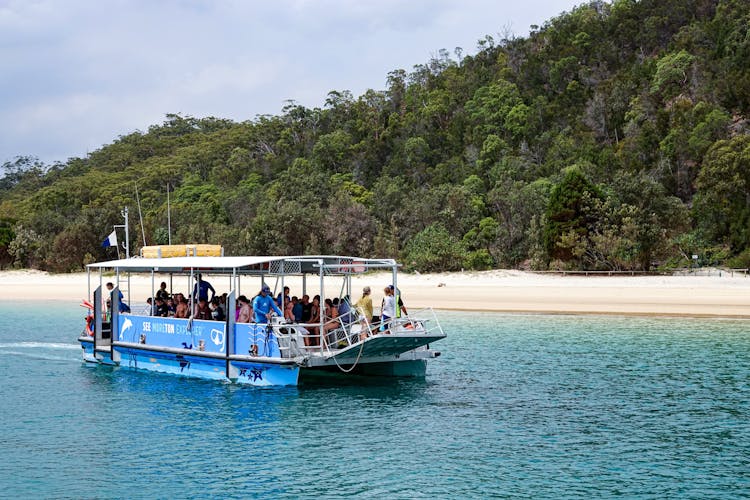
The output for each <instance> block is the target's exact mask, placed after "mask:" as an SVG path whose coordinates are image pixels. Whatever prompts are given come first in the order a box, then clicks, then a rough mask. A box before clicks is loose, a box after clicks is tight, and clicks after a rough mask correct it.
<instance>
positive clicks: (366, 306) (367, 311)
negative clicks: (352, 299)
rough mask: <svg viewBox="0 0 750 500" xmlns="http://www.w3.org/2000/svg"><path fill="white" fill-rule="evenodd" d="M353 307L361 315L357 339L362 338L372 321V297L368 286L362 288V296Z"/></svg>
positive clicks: (367, 331)
mask: <svg viewBox="0 0 750 500" xmlns="http://www.w3.org/2000/svg"><path fill="white" fill-rule="evenodd" d="M354 308H355V309H356V310H357V312H359V315H360V316H361V317H362V330H360V333H359V340H364V339H365V338H366V337H367V335H368V333H369V329H370V325H369V324H370V322H371V321H372V297H370V287H369V286H366V287H364V288H363V289H362V298H361V299H359V300H358V301H357V302H356V304H354Z"/></svg>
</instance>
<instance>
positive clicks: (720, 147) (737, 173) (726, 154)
mask: <svg viewBox="0 0 750 500" xmlns="http://www.w3.org/2000/svg"><path fill="white" fill-rule="evenodd" d="M696 185H697V189H698V192H697V194H696V197H695V204H694V206H693V215H694V217H695V219H696V221H697V228H698V230H699V231H700V234H701V235H702V236H703V237H704V238H705V239H707V240H708V241H714V242H717V243H723V244H728V245H730V247H731V248H732V250H733V251H734V252H738V253H739V252H741V251H743V250H745V249H747V248H749V247H750V136H748V135H741V136H736V137H733V138H732V139H729V140H724V141H719V142H717V143H716V144H714V145H713V146H712V147H711V149H710V150H709V151H708V153H707V154H706V158H705V161H704V163H703V168H702V169H701V171H700V173H699V174H698V179H697V181H696Z"/></svg>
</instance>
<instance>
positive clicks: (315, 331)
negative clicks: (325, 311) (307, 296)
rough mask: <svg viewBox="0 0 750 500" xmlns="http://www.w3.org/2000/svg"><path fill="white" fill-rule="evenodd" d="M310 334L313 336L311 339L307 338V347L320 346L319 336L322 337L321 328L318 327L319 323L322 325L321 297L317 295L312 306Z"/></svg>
mask: <svg viewBox="0 0 750 500" xmlns="http://www.w3.org/2000/svg"><path fill="white" fill-rule="evenodd" d="M309 323H310V325H311V326H310V328H309V330H310V333H311V334H312V336H311V337H307V338H305V345H309V346H317V345H320V342H318V339H319V335H320V327H319V326H317V324H318V323H320V295H316V296H315V297H313V301H312V304H311V305H310V320H309Z"/></svg>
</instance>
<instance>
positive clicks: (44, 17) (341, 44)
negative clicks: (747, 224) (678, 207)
mask: <svg viewBox="0 0 750 500" xmlns="http://www.w3.org/2000/svg"><path fill="white" fill-rule="evenodd" d="M580 3H581V1H574V0H523V1H517V0H514V1H508V0H370V1H368V0H244V1H243V0H214V1H211V0H119V1H118V0H0V164H2V163H4V162H6V161H8V160H11V159H12V158H14V157H16V156H19V155H32V156H37V157H39V158H40V159H42V160H43V161H45V162H47V163H51V162H55V161H65V160H66V159H67V158H69V157H73V156H85V155H86V154H87V153H88V152H90V151H93V150H95V149H97V148H99V147H100V146H102V145H103V144H106V143H109V142H112V140H114V139H115V138H117V136H119V135H124V134H128V133H130V132H132V131H134V130H146V129H148V127H149V125H153V124H158V123H161V122H162V121H164V117H165V115H166V114H167V113H183V114H187V115H192V116H197V117H202V116H216V117H221V118H231V119H233V120H237V121H242V120H247V119H253V118H254V117H256V116H257V115H261V114H278V113H280V111H281V108H282V107H283V105H284V102H285V101H286V100H289V99H292V100H295V101H297V102H298V103H300V104H302V105H304V106H307V107H315V106H321V105H322V104H323V102H324V101H325V98H326V95H327V93H328V92H329V91H331V90H350V91H351V92H352V93H353V94H354V95H355V96H359V95H360V94H362V93H363V92H364V91H365V90H367V89H368V88H372V89H375V90H382V89H384V88H385V82H386V76H387V74H388V72H390V71H392V70H394V69H404V70H407V71H410V70H411V69H412V67H413V66H414V65H416V64H422V63H426V62H427V61H428V60H429V59H430V57H431V56H434V55H437V53H438V51H439V50H440V49H447V50H449V51H450V52H451V53H453V51H454V49H455V48H456V47H461V48H462V49H463V50H464V53H467V54H475V53H476V46H477V41H478V40H479V39H481V38H484V36H485V35H492V36H494V37H495V38H498V34H499V33H505V32H510V33H513V34H514V35H516V36H526V35H527V34H528V31H529V26H530V25H532V24H537V25H541V24H543V23H544V21H546V20H547V19H549V18H551V17H554V16H557V15H558V14H560V13H561V12H563V11H569V10H571V9H572V8H573V7H574V6H575V5H578V4H580Z"/></svg>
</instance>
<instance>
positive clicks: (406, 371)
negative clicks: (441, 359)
mask: <svg viewBox="0 0 750 500" xmlns="http://www.w3.org/2000/svg"><path fill="white" fill-rule="evenodd" d="M342 368H343V369H344V370H348V369H349V368H351V366H350V365H343V364H342V365H341V366H340V367H338V366H335V365H334V366H317V367H315V368H306V369H303V370H302V373H301V375H300V377H301V378H302V380H303V381H305V380H308V379H314V378H316V377H320V376H325V377H331V376H340V375H342V373H343V371H342ZM346 374H347V375H362V376H367V377H407V378H408V377H413V378H424V377H425V375H426V374H427V360H424V359H416V360H400V361H384V362H378V363H359V364H357V365H356V366H355V367H354V369H353V370H351V371H349V372H347V373H346Z"/></svg>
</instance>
